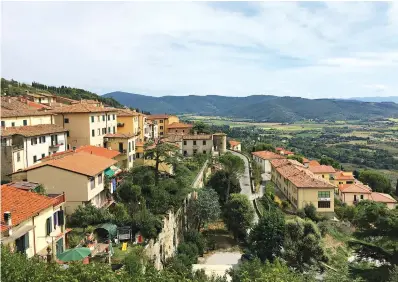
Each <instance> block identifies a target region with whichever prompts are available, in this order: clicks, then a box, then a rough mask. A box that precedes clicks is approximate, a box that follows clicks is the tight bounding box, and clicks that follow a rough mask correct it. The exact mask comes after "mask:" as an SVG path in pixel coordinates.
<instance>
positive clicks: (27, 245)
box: [24, 232, 29, 250]
mask: <svg viewBox="0 0 398 282" xmlns="http://www.w3.org/2000/svg"><path fill="white" fill-rule="evenodd" d="M24 245H25V246H24V247H25V250H26V249H28V248H29V232H28V233H26V234H25V236H24Z"/></svg>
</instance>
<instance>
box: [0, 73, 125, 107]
mask: <svg viewBox="0 0 398 282" xmlns="http://www.w3.org/2000/svg"><path fill="white" fill-rule="evenodd" d="M26 91H29V92H30V93H49V94H55V95H59V96H63V97H67V98H70V99H74V100H80V99H89V100H98V101H101V102H102V103H104V104H106V105H109V106H112V107H118V108H120V107H122V104H120V103H119V102H118V101H116V100H115V99H113V98H107V97H102V96H99V95H97V94H95V93H92V92H90V91H87V90H84V89H79V88H73V87H68V86H63V85H62V86H60V87H58V86H49V85H45V84H42V83H38V82H32V84H31V85H29V84H26V83H21V82H18V81H16V80H13V79H11V80H7V79H4V78H2V79H1V95H9V96H18V95H23V94H25V92H26Z"/></svg>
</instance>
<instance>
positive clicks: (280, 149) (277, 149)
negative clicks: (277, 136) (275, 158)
mask: <svg viewBox="0 0 398 282" xmlns="http://www.w3.org/2000/svg"><path fill="white" fill-rule="evenodd" d="M275 150H276V151H283V150H284V149H283V148H282V147H276V148H275Z"/></svg>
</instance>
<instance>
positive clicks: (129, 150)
mask: <svg viewBox="0 0 398 282" xmlns="http://www.w3.org/2000/svg"><path fill="white" fill-rule="evenodd" d="M130 152H131V142H129V153H130Z"/></svg>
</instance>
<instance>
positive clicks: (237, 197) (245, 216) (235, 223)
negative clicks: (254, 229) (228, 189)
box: [224, 194, 254, 240]
mask: <svg viewBox="0 0 398 282" xmlns="http://www.w3.org/2000/svg"><path fill="white" fill-rule="evenodd" d="M253 219H254V208H253V207H252V205H251V204H250V201H249V199H248V197H247V196H246V195H242V194H231V198H230V199H229V200H228V202H227V203H226V204H225V206H224V222H225V224H226V225H227V228H228V230H230V231H231V232H232V234H233V235H234V238H235V239H236V240H244V239H245V238H246V235H247V230H249V229H250V227H251V226H252V222H253Z"/></svg>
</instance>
